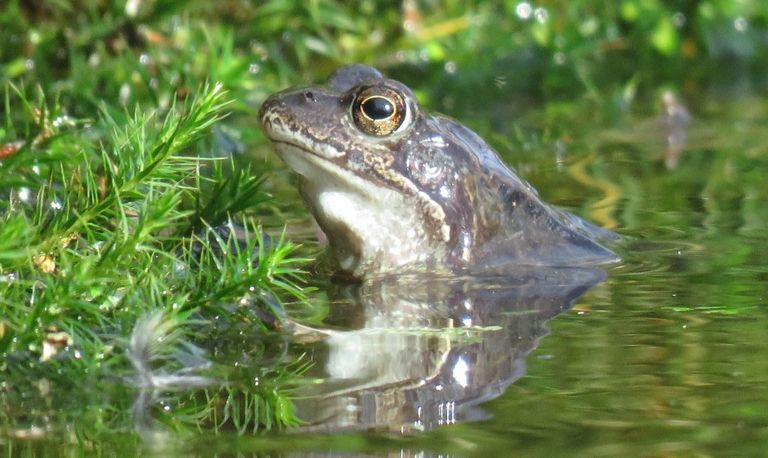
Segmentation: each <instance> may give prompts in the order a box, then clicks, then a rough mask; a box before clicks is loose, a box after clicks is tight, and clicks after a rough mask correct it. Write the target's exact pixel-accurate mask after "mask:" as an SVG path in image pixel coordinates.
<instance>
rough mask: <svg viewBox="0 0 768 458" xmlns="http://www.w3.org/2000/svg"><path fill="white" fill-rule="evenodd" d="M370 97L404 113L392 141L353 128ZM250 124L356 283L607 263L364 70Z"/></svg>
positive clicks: (290, 98)
mask: <svg viewBox="0 0 768 458" xmlns="http://www.w3.org/2000/svg"><path fill="white" fill-rule="evenodd" d="M376 91H381V93H382V94H392V92H395V93H397V94H398V95H399V96H400V97H401V99H402V101H404V104H405V105H406V106H402V107H397V108H398V109H396V110H395V111H399V112H398V113H397V114H399V115H403V116H402V119H403V121H402V124H400V125H399V127H398V128H397V129H396V130H395V131H393V132H391V133H388V132H387V131H388V130H389V127H390V126H389V125H388V124H387V125H385V127H386V129H385V128H381V129H379V131H375V132H374V131H371V130H370V128H369V127H367V126H366V125H360V123H359V122H356V121H359V119H355V118H356V117H357V118H360V113H359V111H355V112H354V116H353V111H352V110H353V109H354V110H359V104H360V101H359V100H356V98H357V97H358V96H359V94H361V93H364V94H366V97H367V95H368V94H370V93H374V94H375V93H376ZM361 97H362V96H361ZM394 102H396V101H394ZM394 102H393V103H394ZM394 104H396V103H394ZM259 117H260V120H261V123H262V126H263V128H264V132H265V133H266V135H267V136H268V137H269V138H270V139H271V140H272V142H273V143H274V145H275V147H276V149H277V151H278V154H280V156H281V157H282V158H283V159H284V160H285V161H286V163H288V165H289V166H291V167H292V168H294V169H295V170H296V171H297V172H298V173H299V175H300V177H301V184H300V188H301V191H302V195H303V197H304V199H305V200H306V202H307V204H308V206H309V208H310V210H311V211H312V213H313V214H314V216H315V218H316V219H317V221H318V223H319V224H320V226H321V227H322V229H323V231H324V232H325V233H326V235H327V236H328V239H329V245H330V251H331V254H332V255H333V256H334V257H335V258H336V261H337V263H338V264H339V267H340V269H341V270H342V271H345V272H348V273H350V274H352V275H353V276H355V277H359V278H362V277H367V276H373V275H377V274H381V273H388V272H393V271H394V272H398V271H404V270H409V271H423V270H429V271H439V272H453V273H482V272H499V271H506V270H510V269H514V268H515V266H521V265H525V266H532V265H536V266H542V265H543V266H573V265H590V264H597V263H604V262H612V261H615V260H616V259H617V258H616V255H615V254H613V253H612V252H611V251H610V250H608V249H607V248H605V247H604V246H602V245H601V244H600V243H599V242H598V240H599V239H604V238H611V237H613V234H612V233H611V232H609V231H606V230H603V229H600V228H598V227H596V226H593V225H591V224H589V223H586V222H585V221H583V220H581V219H580V218H578V217H576V216H574V215H572V214H570V213H567V212H564V211H562V210H559V209H557V208H554V207H552V206H549V205H547V204H545V203H544V202H542V201H541V199H540V198H539V197H538V195H537V193H536V191H535V190H534V189H533V188H532V187H531V186H530V185H529V184H528V183H526V182H524V181H523V180H521V179H520V178H518V177H517V175H516V174H515V173H514V172H513V171H512V170H511V169H510V168H508V167H507V166H506V165H504V163H503V162H502V161H501V160H500V159H499V157H498V155H497V154H496V153H495V152H494V151H493V150H492V149H491V148H490V147H489V146H488V145H487V144H486V143H485V142H484V141H483V140H482V139H481V138H480V137H478V136H477V135H476V134H475V133H474V132H472V131H470V130H469V129H467V128H466V127H464V126H462V125H461V124H459V123H457V122H456V121H454V120H451V119H448V118H445V117H442V116H434V115H431V114H429V113H426V112H424V111H423V110H422V109H421V107H420V106H419V104H418V101H417V100H416V98H415V97H414V95H413V93H412V92H411V91H410V90H409V89H408V88H407V87H406V86H405V85H403V84H402V83H400V82H398V81H394V80H390V79H385V78H384V77H383V76H382V75H381V74H380V73H379V72H378V71H377V70H375V69H373V68H371V67H367V66H364V65H352V66H347V67H343V68H341V69H339V70H338V71H337V72H336V73H335V74H334V75H332V76H331V78H330V79H329V81H328V83H327V84H326V85H325V86H316V87H308V88H302V89H292V90H287V91H284V92H280V93H278V94H275V95H273V96H271V97H270V98H269V99H267V101H265V102H264V105H263V106H262V108H261V111H260V113H259ZM392 119H395V118H392ZM392 119H390V120H388V121H387V122H390V123H392ZM398 119H399V118H398ZM365 129H369V132H368V133H366V132H364V131H363V130H365ZM381 130H383V131H384V132H383V134H382V132H381Z"/></svg>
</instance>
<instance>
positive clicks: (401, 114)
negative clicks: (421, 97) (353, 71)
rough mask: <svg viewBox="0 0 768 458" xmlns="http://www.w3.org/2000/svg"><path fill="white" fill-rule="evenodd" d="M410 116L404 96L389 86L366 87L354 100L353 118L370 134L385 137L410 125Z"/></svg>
mask: <svg viewBox="0 0 768 458" xmlns="http://www.w3.org/2000/svg"><path fill="white" fill-rule="evenodd" d="M410 118H411V116H410V109H409V107H408V104H407V103H406V102H405V100H404V99H403V96H402V95H401V94H400V93H398V92H397V91H394V90H392V89H390V88H387V87H381V86H369V87H364V88H363V89H362V90H360V91H359V92H358V93H357V95H356V96H355V100H354V101H353V102H352V119H353V120H354V121H355V125H356V126H357V128H358V129H360V130H361V131H363V132H364V133H366V134H368V135H375V136H377V137H383V136H385V135H389V134H392V133H395V132H399V131H401V130H403V129H404V128H405V127H407V126H408V123H409V122H410ZM406 121H408V122H406Z"/></svg>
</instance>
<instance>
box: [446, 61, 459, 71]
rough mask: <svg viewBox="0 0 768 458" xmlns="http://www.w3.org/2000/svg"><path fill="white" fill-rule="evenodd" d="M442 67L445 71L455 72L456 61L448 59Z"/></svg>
mask: <svg viewBox="0 0 768 458" xmlns="http://www.w3.org/2000/svg"><path fill="white" fill-rule="evenodd" d="M444 68H445V72H446V73H449V74H454V73H456V62H453V61H451V60H449V61H448V62H446V63H445V65H444Z"/></svg>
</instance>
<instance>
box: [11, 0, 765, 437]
mask: <svg viewBox="0 0 768 458" xmlns="http://www.w3.org/2000/svg"><path fill="white" fill-rule="evenodd" d="M541 3H542V4H541V5H538V4H537V3H536V2H518V1H498V2H477V4H476V5H471V4H469V3H468V2H460V1H453V0H444V1H415V0H405V1H403V2H402V3H399V4H397V5H396V6H394V7H393V6H392V5H391V2H384V1H374V0H364V1H361V2H340V1H310V2H294V1H288V0H270V1H266V2H262V1H253V2H243V1H230V0H227V1H222V2H205V1H193V2H173V1H151V0H127V1H106V2H105V1H96V0H75V1H72V2H30V1H24V0H7V1H6V2H5V3H4V5H5V6H3V9H2V10H0V39H2V42H3V43H5V44H6V45H4V46H3V47H2V48H0V85H1V88H2V109H0V438H2V437H12V438H21V439H29V438H43V439H50V438H51V437H58V438H60V440H64V441H66V442H68V443H83V442H84V441H88V440H96V439H98V437H100V436H102V435H106V434H113V433H116V432H117V433H121V432H129V431H131V430H133V429H136V430H138V432H140V433H147V434H149V433H148V431H157V429H156V428H155V426H156V425H159V424H161V425H164V427H166V428H168V429H170V430H173V431H176V432H180V431H188V432H194V431H198V430H201V429H202V430H209V431H218V430H219V428H226V429H228V430H235V431H237V432H239V433H243V434H245V433H252V432H254V431H260V430H263V429H270V428H273V427H284V426H288V425H293V424H296V423H297V422H298V421H299V419H297V418H296V417H295V415H294V414H293V411H292V406H291V401H290V389H291V385H292V384H293V383H297V380H299V376H300V375H301V374H302V373H303V371H305V370H306V369H307V365H308V363H307V362H306V361H304V360H301V359H299V360H298V361H296V360H293V361H290V360H289V361H286V360H285V359H283V358H281V356H282V351H283V349H284V347H285V345H286V340H287V337H286V336H285V335H284V333H283V332H281V329H280V328H281V323H282V320H283V318H284V313H285V312H284V311H283V310H284V306H285V304H286V303H289V304H293V305H292V307H293V311H294V312H295V313H296V314H297V315H301V316H313V317H318V316H319V317H321V316H322V314H323V306H324V304H323V301H320V300H317V301H312V300H307V296H308V295H309V294H311V293H312V289H311V288H310V286H311V285H312V280H310V279H308V275H307V274H306V272H307V271H309V269H311V268H312V267H311V263H310V261H311V260H312V259H313V257H314V255H315V254H316V250H315V249H314V248H312V247H300V246H298V245H297V244H295V243H293V242H291V241H289V240H288V239H287V238H286V237H285V236H284V235H283V234H284V233H285V232H284V228H283V226H284V224H285V220H286V219H287V218H296V214H297V213H299V211H298V210H297V209H298V208H299V206H300V204H298V199H296V198H295V194H294V193H293V192H292V191H289V190H288V189H289V186H288V185H287V184H288V179H287V178H286V176H287V174H286V172H285V171H281V170H279V165H278V164H277V163H276V162H275V159H274V158H273V157H272V156H271V155H270V154H269V153H268V149H267V147H266V145H265V142H264V138H263V136H262V134H261V133H260V132H259V131H258V129H257V128H256V127H255V124H256V121H255V116H254V114H255V111H256V108H257V107H258V104H259V103H260V102H261V101H262V100H263V99H264V98H265V97H266V96H267V95H268V94H270V93H272V92H274V91H276V90H279V89H281V88H284V87H286V86H288V85H292V84H299V83H301V82H307V81H317V80H320V79H323V78H324V77H325V76H327V74H328V73H330V72H331V71H332V70H333V69H334V68H335V67H337V66H338V65H340V64H342V63H349V62H358V61H359V62H365V63H369V64H373V65H376V66H378V67H380V68H382V69H384V70H385V71H386V72H387V73H389V74H390V75H392V76H394V77H399V78H401V79H403V80H408V81H409V82H414V81H419V85H418V87H414V88H415V90H416V91H417V93H418V95H419V96H420V98H421V100H422V101H424V102H425V103H426V104H428V105H430V106H431V107H433V108H437V109H439V110H442V111H447V112H462V113H468V114H469V116H468V118H469V119H470V120H469V122H468V124H472V125H471V127H473V128H476V129H478V130H480V131H482V132H484V133H488V134H489V137H490V138H491V139H492V142H495V144H497V145H510V143H512V146H513V147H520V148H510V149H518V150H523V151H529V150H530V149H531V148H532V146H531V145H534V146H535V145H536V144H537V142H539V143H541V142H545V141H551V142H552V143H554V142H556V141H557V142H559V141H560V139H563V138H565V139H566V140H567V139H568V138H569V132H568V131H567V127H560V126H567V125H570V124H569V123H570V122H571V121H572V120H573V119H574V118H575V117H577V116H579V115H578V114H574V113H575V111H574V109H573V106H572V105H569V104H565V103H564V102H561V101H562V100H564V99H565V98H569V99H575V100H576V103H577V104H586V105H588V106H590V107H597V108H598V109H596V110H583V109H582V110H581V111H579V113H584V112H590V113H593V116H594V117H595V118H596V119H598V118H599V119H601V120H602V121H604V122H605V120H614V121H612V122H615V123H620V122H621V121H620V120H621V116H616V115H617V113H618V114H621V113H626V112H628V111H631V110H632V108H633V104H634V103H636V102H637V103H639V104H646V105H652V104H654V103H656V102H655V100H656V98H655V97H650V98H649V97H645V98H642V97H639V96H638V94H642V93H651V94H654V93H655V92H658V91H661V90H664V89H672V90H674V91H676V92H678V93H681V94H682V95H683V96H685V95H686V94H690V93H695V92H697V91H702V90H703V89H702V88H705V87H709V86H708V85H713V86H716V85H718V84H721V83H723V80H726V81H730V80H731V79H734V78H735V79H738V80H739V81H740V86H739V87H738V88H737V89H741V90H752V91H764V90H765V88H766V86H768V80H767V79H766V74H768V73H764V72H762V73H761V72H759V71H755V70H759V69H765V68H766V65H768V39H766V38H765V37H766V36H768V4H767V3H766V2H764V1H762V0H742V1H738V2H736V1H726V0H704V1H700V2H671V3H670V2H660V1H655V0H623V1H621V2H611V3H609V4H608V5H606V4H605V3H604V2H595V1H586V0H582V1H559V0H558V1H553V2H541ZM725 64H727V65H728V66H729V68H731V69H732V70H733V72H731V73H728V74H723V73H721V72H716V71H714V70H715V69H717V68H719V67H722V66H723V65H725ZM457 75H461V77H460V78H459V77H458V76H457ZM744 86H747V88H746V89H745V88H744ZM489 87H491V89H490V90H488V88H489ZM500 94H505V96H504V97H500ZM510 94H511V95H510ZM509 100H515V101H516V102H514V103H511V102H509ZM544 100H546V101H547V102H550V105H548V108H547V113H546V116H547V117H548V119H549V120H550V121H551V122H550V123H549V124H548V126H547V127H546V128H545V129H543V130H540V131H535V130H532V129H530V124H531V122H532V121H530V120H529V119H527V118H526V117H525V116H524V115H525V113H526V107H527V106H530V105H533V104H536V103H540V102H542V101H544ZM648 100H652V102H648ZM757 109H758V110H764V108H757ZM703 110H704V111H705V112H706V110H707V107H703ZM480 111H482V112H486V113H499V116H498V119H495V118H494V119H490V120H488V121H487V122H483V121H477V120H475V121H473V120H472V119H473V117H472V116H471V115H472V114H473V113H477V112H480ZM483 119H488V118H483ZM512 120H514V121H515V122H512ZM610 122H611V121H608V122H607V123H608V124H610ZM510 137H511V138H512V140H509V138H510ZM625 140H626V139H625V138H621V137H619V138H615V137H611V138H608V137H606V138H605V139H603V140H602V143H599V144H597V146H594V148H593V149H595V150H597V151H601V152H605V153H606V154H614V153H613V152H611V151H607V150H610V149H611V148H610V146H611V145H614V144H617V143H621V142H623V141H625ZM595 143H597V140H595ZM558 144H559V143H558ZM738 146H739V145H737V146H735V147H733V148H734V149H736V148H737V147H738ZM753 153H754V154H753V155H752V156H753V159H755V160H756V161H761V163H763V164H764V163H765V161H766V155H765V152H764V151H762V152H756V153H755V152H753ZM514 159H515V160H517V159H519V158H514ZM617 159H618V160H619V161H621V160H622V158H621V157H618V158H617ZM730 160H731V159H730V158H726V157H725V156H724V155H723V156H722V157H721V158H720V159H718V161H721V162H722V161H725V162H728V161H730ZM721 165H722V167H723V168H726V167H729V170H730V171H731V173H732V174H731V175H728V174H723V173H714V172H713V176H712V177H711V179H710V180H709V182H708V184H706V189H707V190H706V192H708V193H710V194H711V195H713V196H714V197H713V198H712V200H711V201H709V202H708V205H715V206H718V205H721V206H723V207H727V204H728V199H731V198H734V199H735V198H738V197H739V196H733V195H732V193H729V191H728V189H729V188H728V186H725V185H724V184H723V183H724V181H726V180H738V177H734V175H733V174H736V175H738V176H739V177H741V178H743V182H742V185H743V186H744V189H746V190H747V191H745V192H748V193H753V194H754V196H753V197H754V198H755V199H757V197H755V196H762V197H768V196H766V195H765V193H766V191H765V188H764V187H762V185H763V184H764V182H763V177H762V176H761V174H759V173H755V172H754V170H755V169H754V168H747V167H746V166H743V165H742V163H741V162H737V163H736V164H735V165H734V164H731V163H730V162H729V164H724V165H723V164H721ZM648 167H649V168H650V167H652V166H648ZM646 171H647V170H646ZM641 172H642V171H641ZM532 173H533V174H535V173H537V171H536V170H534V171H533V172H532ZM538 173H547V171H544V172H541V171H538ZM599 173H600V171H598V174H599ZM617 178H618V180H619V181H621V186H623V187H624V188H626V189H627V190H629V191H631V190H632V189H636V188H637V187H639V186H640V184H639V183H638V181H637V179H635V178H632V177H631V176H625V177H617ZM676 186H678V183H673V182H669V183H666V184H664V186H662V187H661V188H660V190H659V191H658V192H663V190H668V189H674V188H675V187H676ZM691 186H698V185H695V184H691ZM720 190H724V191H723V192H720ZM545 192H546V191H545ZM556 192H557V191H550V193H553V194H554V193H556ZM286 196H287V197H286ZM554 198H555V199H554V200H559V201H560V203H563V204H566V205H568V204H573V205H580V204H581V203H582V202H580V201H574V202H571V201H569V200H568V199H569V197H567V196H563V195H559V196H558V195H554ZM633 203H636V202H633V201H632V198H631V197H630V199H629V202H628V203H627V204H626V207H627V209H626V211H625V213H627V214H626V215H623V216H622V217H623V218H624V225H625V226H626V227H628V228H629V230H630V231H631V230H632V229H633V224H638V223H637V219H636V215H633V214H631V207H632V205H633ZM750 211H751V212H752V213H750V215H752V214H754V215H758V216H760V215H762V216H763V218H762V219H760V218H754V219H755V220H761V221H765V210H763V209H760V208H757V207H755V208H752V209H751V210H750ZM601 222H603V221H601ZM713 224H716V222H715V223H713ZM235 232H237V233H238V237H237V240H235V236H234V235H233V234H234V233H235ZM736 248H737V247H734V250H725V252H723V253H716V254H710V255H708V256H712V257H715V258H716V259H715V262H714V265H720V266H723V267H729V266H733V265H735V264H738V263H739V262H741V261H742V260H743V259H744V258H745V257H751V256H756V255H757V254H756V251H751V250H748V249H744V248H743V247H740V248H739V249H736ZM745 250H746V251H745ZM702 256H703V255H702ZM711 269H715V268H714V267H712V268H711ZM708 273H709V274H711V273H712V270H709V271H707V272H703V273H701V275H704V274H708ZM732 287H733V288H736V286H735V285H734V286H732ZM691 294H692V295H696V293H695V292H691ZM691 302H696V301H695V300H694V299H691ZM683 309H686V308H685V307H683V306H681V307H680V308H679V310H683ZM233 367H234V368H235V369H234V370H233V369H232V368H233ZM192 388H194V389H192ZM71 425H83V426H74V427H70V426H71ZM131 437H133V436H131ZM134 440H135V439H134ZM145 440H150V439H147V438H146V437H145ZM2 443H3V441H2V440H1V439H0V444H2Z"/></svg>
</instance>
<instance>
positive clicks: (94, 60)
mask: <svg viewBox="0 0 768 458" xmlns="http://www.w3.org/2000/svg"><path fill="white" fill-rule="evenodd" d="M99 63H101V56H100V55H99V53H97V52H94V53H91V55H90V56H88V65H90V66H91V67H98V66H99Z"/></svg>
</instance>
